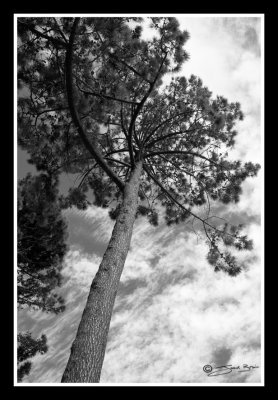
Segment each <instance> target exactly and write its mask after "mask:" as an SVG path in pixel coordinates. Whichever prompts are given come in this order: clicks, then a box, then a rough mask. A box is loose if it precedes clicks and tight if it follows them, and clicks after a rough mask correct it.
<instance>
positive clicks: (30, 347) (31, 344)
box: [17, 331, 48, 382]
mask: <svg viewBox="0 0 278 400" xmlns="http://www.w3.org/2000/svg"><path fill="white" fill-rule="evenodd" d="M47 350H48V346H47V339H46V336H45V335H41V337H40V338H39V339H34V338H33V337H32V334H31V333H30V332H29V331H27V332H24V333H22V332H21V333H19V334H18V335H17V366H18V368H17V379H18V382H22V379H23V377H24V376H25V375H29V373H30V370H31V367H32V362H31V361H30V360H29V359H30V358H31V357H34V356H35V355H36V354H37V353H40V354H45V353H46V352H47ZM26 360H27V361H26Z"/></svg>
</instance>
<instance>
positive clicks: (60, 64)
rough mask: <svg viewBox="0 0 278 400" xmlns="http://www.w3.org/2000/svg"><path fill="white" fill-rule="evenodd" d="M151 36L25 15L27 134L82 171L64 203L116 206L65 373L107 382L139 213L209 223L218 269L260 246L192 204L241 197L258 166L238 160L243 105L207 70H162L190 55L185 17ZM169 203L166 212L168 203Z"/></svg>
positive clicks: (40, 156)
mask: <svg viewBox="0 0 278 400" xmlns="http://www.w3.org/2000/svg"><path fill="white" fill-rule="evenodd" d="M150 21H151V25H152V28H153V29H154V31H155V35H154V37H153V38H151V39H149V40H147V41H146V40H142V38H141V31H142V26H141V25H140V24H141V20H140V19H135V18H82V19H80V18H75V19H72V18H59V19H54V18H25V19H23V18H20V19H19V24H18V27H19V36H20V47H19V75H18V77H19V80H20V85H21V89H22V90H25V93H27V94H26V95H25V97H24V98H21V99H20V100H19V102H18V118H19V143H20V145H21V146H22V147H23V148H24V149H26V150H28V152H29V154H30V162H32V163H34V164H35V165H36V166H37V168H38V169H39V170H43V171H48V172H49V173H58V172H62V171H66V172H70V173H79V174H80V182H79V185H78V187H76V188H71V190H70V191H69V194H68V196H64V197H61V198H60V201H61V204H62V206H63V207H69V206H72V205H76V206H77V207H79V208H80V209H84V208H86V207H87V206H88V205H89V204H90V202H89V200H88V196H87V195H88V193H89V192H90V190H92V191H93V193H94V199H93V203H94V204H95V205H97V206H100V207H106V208H107V207H109V208H110V211H109V214H110V216H111V218H113V219H115V220H116V221H115V226H114V229H113V232H112V236H111V239H110V241H109V244H108V247H107V249H106V252H105V254H104V256H103V260H102V262H101V264H100V267H99V270H98V272H97V274H96V276H95V278H94V279H93V282H92V285H91V288H90V292H89V296H88V300H87V303H86V306H85V309H84V312H83V315H82V317H81V321H80V325H79V328H78V331H77V335H76V338H75V340H74V342H73V345H72V347H71V354H70V358H69V361H68V364H67V367H66V370H65V372H64V375H63V378H62V382H98V381H99V379H100V373H101V367H102V363H103V358H104V354H105V346H106V341H107V334H108V330H109V324H110V319H111V314H112V310H113V305H114V301H115V297H116V293H117V289H118V285H119V281H120V277H121V273H122V270H123V267H124V262H125V259H126V256H127V253H128V249H129V245H130V240H131V235H132V228H133V224H134V221H135V218H136V217H137V216H138V215H145V216H146V217H147V218H148V220H149V222H150V223H151V224H153V225H157V224H158V222H159V218H161V216H164V218H165V220H166V222H167V224H168V225H171V224H173V223H179V222H183V221H186V220H189V219H195V220H198V221H199V223H200V225H201V226H202V227H203V232H204V234H205V237H206V240H207V242H208V245H209V253H208V261H209V263H210V264H212V265H213V266H214V269H215V271H223V272H226V273H228V274H229V275H231V276H235V275H237V274H238V273H239V272H240V271H241V269H242V268H243V266H242V265H239V264H238V262H237V260H236V258H235V257H234V255H233V253H232V252H231V251H230V250H229V249H231V248H232V247H233V248H235V249H238V250H241V249H251V247H252V243H251V241H249V240H248V239H247V237H246V236H245V235H243V234H242V233H241V230H242V227H241V226H233V225H231V224H228V223H225V224H224V225H220V224H219V223H218V222H215V218H214V219H212V216H210V215H208V216H207V217H206V218H202V217H201V216H199V215H197V213H196V212H195V211H193V207H195V206H201V205H204V204H208V205H209V203H210V201H211V200H214V201H216V200H217V201H220V202H222V203H224V204H228V203H231V202H238V201H239V198H240V194H241V190H242V189H241V186H242V183H243V181H244V180H245V179H246V178H247V177H252V176H255V175H256V174H257V172H258V170H259V165H257V164H255V165H254V164H252V163H251V162H249V163H245V164H242V163H241V162H240V161H232V160H229V158H228V150H229V149H230V148H231V147H232V146H233V145H234V143H235V137H236V134H237V132H236V130H235V124H236V122H237V121H238V120H242V119H243V113H242V111H241V109H240V104H239V103H229V102H228V100H227V99H225V98H224V97H222V96H217V97H216V98H212V93H211V92H210V91H209V90H208V88H207V87H205V86H204V85H203V82H202V81H201V79H199V78H197V77H196V76H194V75H193V76H191V77H190V78H189V79H186V78H185V77H181V76H177V74H176V76H175V77H172V79H171V81H170V83H169V84H168V85H166V86H165V85H163V77H164V76H166V75H167V74H169V73H178V72H179V71H180V68H181V66H182V64H183V63H184V62H185V61H186V60H187V59H188V54H187V53H186V51H185V50H184V45H185V43H186V41H187V39H188V38H189V34H188V33H187V32H186V31H181V30H180V28H179V24H178V22H177V20H176V19H175V18H166V17H163V18H150ZM161 210H163V211H161Z"/></svg>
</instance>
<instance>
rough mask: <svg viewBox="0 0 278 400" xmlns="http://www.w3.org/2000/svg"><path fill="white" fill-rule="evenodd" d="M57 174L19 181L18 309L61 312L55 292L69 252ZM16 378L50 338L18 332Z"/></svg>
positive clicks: (26, 370)
mask: <svg viewBox="0 0 278 400" xmlns="http://www.w3.org/2000/svg"><path fill="white" fill-rule="evenodd" d="M57 185H58V177H57V176H49V175H48V174H45V173H43V174H41V175H38V176H31V174H28V175H27V176H26V177H25V178H24V179H21V180H20V181H19V183H18V213H17V223H18V224H17V227H18V229H17V234H18V240H17V245H18V246H17V250H18V265H17V282H18V284H17V302H18V307H19V308H28V309H36V310H42V311H46V312H51V313H55V314H58V313H60V312H62V311H64V309H65V305H64V299H63V298H62V297H61V296H59V295H58V294H57V293H55V289H56V288H57V286H60V285H61V268H62V260H63V257H64V255H65V252H66V242H65V240H66V224H65V221H64V219H63V217H62V212H61V207H60V204H59V202H58V188H57ZM17 338H18V349H17V363H18V370H17V377H18V381H19V382H21V381H22V379H23V377H24V376H25V375H29V373H30V370H31V367H32V362H31V361H30V358H32V357H34V356H35V355H36V354H37V353H38V352H39V353H41V354H44V353H46V352H47V349H48V348H47V345H46V342H47V338H46V336H45V335H44V334H43V335H42V336H41V338H40V339H37V340H35V339H33V337H32V334H31V332H29V331H28V332H19V334H18V336H17Z"/></svg>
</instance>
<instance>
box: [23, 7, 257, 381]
mask: <svg viewBox="0 0 278 400" xmlns="http://www.w3.org/2000/svg"><path fill="white" fill-rule="evenodd" d="M178 19H179V21H180V24H181V27H182V28H183V29H186V30H188V31H189V33H190V39H189V41H188V42H187V45H186V49H187V51H188V52H189V54H190V60H189V61H188V62H187V63H186V64H185V65H184V67H183V69H182V71H181V73H180V74H181V75H184V76H186V77H189V75H190V74H195V75H197V76H199V77H200V78H201V79H202V80H203V82H204V84H205V85H206V86H208V88H209V89H210V90H211V91H212V92H213V95H223V96H225V97H226V98H227V99H228V100H229V101H239V102H240V103H241V105H242V110H243V112H244V114H245V119H244V121H242V122H240V123H238V126H237V129H238V132H239V134H238V138H237V144H236V146H235V148H234V150H233V151H232V152H231V154H230V155H231V158H239V159H240V160H242V161H252V162H259V163H261V164H262V163H263V159H262V145H263V135H262V132H261V106H262V98H261V92H262V86H261V85H262V79H261V77H262V71H261V57H262V54H261V40H262V38H261V19H260V18H259V17H228V18H227V17H219V16H218V17H209V16H206V17H200V16H198V17H188V16H186V15H184V16H183V15H181V14H180V15H179V17H178ZM145 34H146V35H148V34H149V33H148V31H146V33H145ZM18 168H19V173H18V177H19V178H20V177H22V176H24V175H25V173H26V171H27V170H29V169H30V166H28V164H27V163H26V157H25V156H24V153H23V152H22V151H19V153H18ZM262 175H263V172H262V170H261V171H260V172H259V174H258V176H257V177H256V178H253V179H249V180H247V181H246V182H245V183H244V185H243V194H242V197H241V201H240V203H238V204H236V205H234V204H233V205H228V206H225V207H223V206H221V207H219V205H217V204H215V205H214V211H215V212H217V213H218V215H219V216H225V218H228V219H230V220H231V221H232V222H234V221H236V222H243V223H246V224H247V227H246V229H245V231H246V233H248V235H249V236H250V238H252V239H253V241H254V250H253V251H252V252H248V253H244V252H243V253H242V254H241V260H242V262H244V263H245V265H246V270H245V271H244V272H243V273H241V274H240V275H239V276H237V277H234V278H233V277H229V276H227V275H224V274H222V273H217V274H216V273H215V272H214V271H213V269H212V268H211V266H210V265H209V264H208V262H207V261H206V253H207V246H206V244H205V243H204V240H203V239H202V238H201V237H199V236H198V235H197V234H196V233H195V232H193V231H192V230H191V229H190V226H188V225H179V226H174V227H172V226H171V227H166V226H165V225H164V224H163V223H161V224H160V225H159V227H156V228H155V227H152V226H150V225H149V224H148V223H147V222H146V220H145V219H143V218H142V219H137V220H136V222H135V227H134V234H133V237H132V242H131V248H130V251H129V254H128V257H127V260H126V264H125V268H124V272H123V275H122V279H121V283H120V288H119V291H118V295H117V298H116V303H115V307H114V312H113V316H112V321H111V325H110V332H109V338H108V344H107V349H106V355H105V359H104V364H103V370H102V375H101V381H100V383H101V384H105V383H117V384H122V383H127V384H128V383H134V384H137V383H139V384H140V383H141V384H151V383H153V384H214V383H217V384H219V383H220V384H230V383H236V384H237V383H249V384H254V383H260V382H261V379H262V378H261V373H262V367H263V365H262V362H261V282H262V265H261V261H260V260H261V256H262V250H263V249H262V239H261V228H260V222H261V221H260V214H261V201H262ZM66 179H68V180H69V181H70V178H66ZM66 179H65V181H66ZM65 181H64V182H63V184H64V185H66V183H65ZM212 213H213V210H212ZM65 217H66V219H67V221H68V226H69V239H68V241H69V251H68V253H67V256H66V258H65V262H64V269H63V276H64V284H63V286H62V288H61V293H62V294H63V296H64V297H65V299H66V306H67V309H66V311H65V312H64V313H63V314H62V315H59V316H52V315H47V314H44V313H42V312H30V311H20V312H19V313H18V329H19V330H26V329H30V330H31V331H32V332H33V334H34V336H39V335H40V334H41V333H45V334H46V335H47V337H48V344H49V351H48V352H47V353H46V354H45V355H42V356H36V357H35V358H34V359H33V360H34V361H33V368H32V370H31V373H30V375H29V376H28V377H27V378H25V380H24V382H26V383H29V384H30V383H59V382H60V380H61V377H62V374H63V371H64V368H65V365H66V363H67V360H68V357H69V349H70V346H71V343H72V341H73V339H74V337H75V334H76V330H77V326H78V323H79V320H80V317H81V314H82V311H83V308H84V305H85V302H86V299H87V295H88V291H89V287H90V283H91V281H92V279H93V277H94V274H95V273H96V271H97V268H98V265H99V263H100V261H101V258H102V255H103V253H104V251H105V248H106V245H107V243H108V241H109V238H110V234H111V231H112V227H113V222H112V221H111V220H110V219H109V217H108V215H107V211H106V210H103V209H96V208H95V207H91V208H90V209H88V210H86V211H84V212H81V211H79V210H77V209H71V210H68V211H66V212H65ZM207 364H210V365H212V366H213V367H217V366H222V365H227V364H231V365H233V366H238V365H239V366H241V367H242V366H243V364H248V365H253V366H255V365H256V366H258V368H255V369H253V370H252V371H250V372H243V373H239V372H237V371H233V372H231V373H229V374H225V375H221V376H214V377H212V376H207V374H206V373H205V372H204V371H203V366H204V365H207Z"/></svg>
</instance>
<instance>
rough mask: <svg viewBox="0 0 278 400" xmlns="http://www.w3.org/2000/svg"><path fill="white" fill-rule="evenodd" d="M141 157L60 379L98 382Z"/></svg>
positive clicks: (135, 201)
mask: <svg viewBox="0 0 278 400" xmlns="http://www.w3.org/2000/svg"><path fill="white" fill-rule="evenodd" d="M141 171H142V161H138V162H137V163H136V166H135V169H134V170H133V171H132V173H131V176H130V180H129V181H128V182H127V183H126V186H125V189H124V194H123V202H122V205H121V208H120V212H119V215H118V217H117V219H116V223H115V225H114V228H113V232H112V236H111V239H110V241H109V244H108V246H107V249H106V251H105V253H104V256H103V259H102V262H101V264H100V266H99V269H98V272H97V273H96V275H95V278H94V279H93V282H92V285H91V288H90V293H89V296H88V299H87V303H86V306H85V309H84V311H83V314H82V317H81V321H80V324H79V327H78V330H77V334H76V338H75V340H74V342H73V344H72V347H71V354H70V357H69V360H68V363H67V366H66V369H65V372H64V374H63V377H62V382H90V383H94V382H99V379H100V373H101V368H102V364H103V360H104V355H105V348H106V343H107V336H108V331H109V325H110V320H111V316H112V311H113V306H114V302H115V298H116V294H117V290H118V286H119V282H120V277H121V274H122V271H123V267H124V263H125V260H126V257H127V253H128V250H129V246H130V241H131V236H132V229H133V224H134V221H135V215H136V212H137V205H138V191H139V185H140V176H141Z"/></svg>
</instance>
